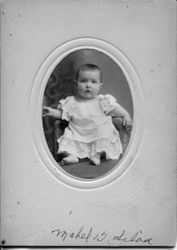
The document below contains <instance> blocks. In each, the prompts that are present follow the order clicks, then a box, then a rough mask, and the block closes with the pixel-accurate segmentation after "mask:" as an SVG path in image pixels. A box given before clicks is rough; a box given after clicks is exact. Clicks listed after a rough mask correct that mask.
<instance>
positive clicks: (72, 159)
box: [61, 155, 79, 166]
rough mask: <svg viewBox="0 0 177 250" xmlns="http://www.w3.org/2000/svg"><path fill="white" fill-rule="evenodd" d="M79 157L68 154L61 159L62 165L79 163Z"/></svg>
mask: <svg viewBox="0 0 177 250" xmlns="http://www.w3.org/2000/svg"><path fill="white" fill-rule="evenodd" d="M78 162H79V159H78V158H77V157H76V156H75V155H68V156H67V157H65V158H63V160H62V161H61V165H62V166H64V165H67V164H72V163H78Z"/></svg>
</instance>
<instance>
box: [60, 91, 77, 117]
mask: <svg viewBox="0 0 177 250" xmlns="http://www.w3.org/2000/svg"><path fill="white" fill-rule="evenodd" d="M73 101H74V98H73V96H68V97H67V98H66V99H62V100H60V101H59V104H58V106H57V109H60V110H62V120H66V121H69V120H70V118H71V116H72V112H73Z"/></svg>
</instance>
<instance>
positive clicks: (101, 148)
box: [58, 136, 123, 160]
mask: <svg viewBox="0 0 177 250" xmlns="http://www.w3.org/2000/svg"><path fill="white" fill-rule="evenodd" d="M58 143H59V149H58V153H63V152H67V153H68V154H72V155H75V156H77V157H78V158H80V159H83V158H89V159H91V158H93V156H94V155H95V154H96V153H104V154H105V157H106V159H107V160H109V159H111V160H117V159H119V157H120V155H121V154H122V152H123V150H122V144H121V142H120V139H119V138H118V139H117V141H115V142H112V141H111V140H109V139H105V138H103V139H100V140H97V141H94V142H91V143H84V142H79V141H75V140H70V139H68V138H66V137H64V136H62V137H61V138H60V139H59V140H58Z"/></svg>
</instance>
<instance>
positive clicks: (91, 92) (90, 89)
mask: <svg viewBox="0 0 177 250" xmlns="http://www.w3.org/2000/svg"><path fill="white" fill-rule="evenodd" d="M101 85H102V83H101V82H100V72H99V71H98V70H81V71H80V72H79V76H78V79H77V90H78V94H79V95H80V96H81V97H83V98H86V99H93V98H95V97H96V96H97V94H98V93H99V91H100V88H101Z"/></svg>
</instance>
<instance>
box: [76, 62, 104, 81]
mask: <svg viewBox="0 0 177 250" xmlns="http://www.w3.org/2000/svg"><path fill="white" fill-rule="evenodd" d="M87 70H90V71H91V70H93V71H94V70H97V71H99V73H100V81H101V82H102V72H101V69H100V68H99V67H98V66H97V65H95V64H91V63H87V64H83V65H82V66H81V67H79V68H78V69H77V71H76V77H75V80H76V81H77V80H78V77H79V73H80V72H81V71H87Z"/></svg>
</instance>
